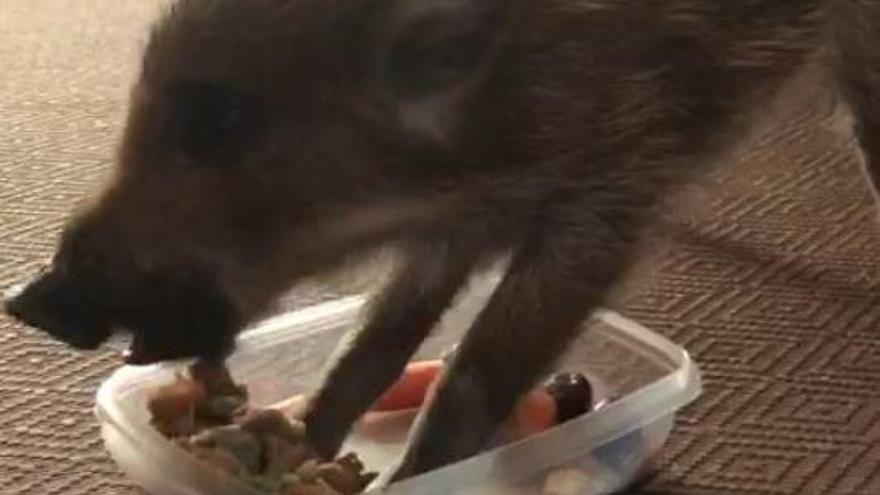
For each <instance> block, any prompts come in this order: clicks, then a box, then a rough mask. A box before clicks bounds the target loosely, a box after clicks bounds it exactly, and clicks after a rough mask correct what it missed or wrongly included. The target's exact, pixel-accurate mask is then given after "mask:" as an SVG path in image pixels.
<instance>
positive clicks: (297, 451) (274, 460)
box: [263, 436, 314, 476]
mask: <svg viewBox="0 0 880 495" xmlns="http://www.w3.org/2000/svg"><path fill="white" fill-rule="evenodd" d="M263 453H264V455H263V459H264V461H265V467H264V469H263V471H264V472H265V473H266V474H272V475H276V476H281V475H283V474H285V473H290V472H291V471H296V470H297V469H298V468H299V467H300V466H301V465H302V464H303V463H304V462H306V461H307V460H309V459H310V458H313V457H314V456H313V454H312V452H311V449H309V448H308V447H306V446H305V445H303V444H299V445H293V444H290V443H288V442H286V441H284V440H282V439H280V438H278V437H275V436H267V437H264V438H263Z"/></svg>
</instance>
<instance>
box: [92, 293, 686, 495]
mask: <svg viewBox="0 0 880 495" xmlns="http://www.w3.org/2000/svg"><path fill="white" fill-rule="evenodd" d="M477 292H478V291H477ZM487 295H488V291H487V290H484V291H483V292H482V293H481V294H480V293H476V295H474V296H472V297H469V298H466V300H465V301H464V302H463V303H462V304H459V306H458V307H457V308H456V309H455V310H453V311H452V312H450V315H449V316H448V317H447V318H446V319H444V321H443V323H442V324H441V328H439V329H438V331H437V332H436V333H435V334H434V335H433V337H431V338H430V339H429V340H428V341H427V342H426V343H425V344H424V345H423V346H422V348H421V349H420V351H419V353H418V356H417V357H418V358H426V359H427V358H436V357H439V356H440V355H441V354H442V352H443V351H445V350H447V349H448V348H449V347H450V346H451V345H452V344H453V343H455V342H457V341H458V339H459V338H460V336H461V334H462V332H463V331H464V330H465V329H466V328H467V323H468V322H469V321H470V320H471V319H472V318H473V316H474V314H475V313H476V311H477V310H478V309H479V307H481V305H482V303H483V301H484V299H485V297H486V296H487ZM362 305H363V298H361V297H351V298H346V299H340V300H337V301H332V302H328V303H324V304H321V305H318V306H314V307H311V308H307V309H304V310H301V311H297V312H293V313H289V314H285V315H281V316H278V317H275V318H272V319H270V320H267V321H265V322H263V323H262V324H260V325H258V326H257V327H256V328H255V329H253V330H251V331H249V332H246V333H245V334H243V335H242V337H241V338H240V347H239V350H238V351H237V352H236V354H235V355H234V356H233V358H232V359H231V360H230V363H229V364H230V367H231V369H232V372H233V375H234V377H235V379H236V380H237V381H239V382H242V383H245V384H246V385H247V386H248V388H249V390H250V393H251V398H252V400H253V402H254V403H255V404H258V405H268V404H274V403H277V402H279V401H283V400H284V399H287V398H289V397H291V396H294V395H297V394H300V393H303V392H306V391H311V390H313V389H314V388H315V387H316V386H318V384H319V383H320V380H321V378H322V376H323V371H324V369H323V368H324V366H325V365H326V363H327V360H328V355H329V354H332V352H333V351H334V349H335V347H336V346H337V344H338V342H339V341H340V339H341V338H342V337H343V335H344V334H345V332H346V331H347V330H350V329H352V328H354V327H356V325H357V323H358V321H359V315H360V309H361V306H362ZM585 325H586V326H587V329H586V331H585V332H584V333H583V335H582V336H581V337H580V338H579V339H578V340H576V341H575V342H574V344H573V345H572V346H571V348H570V350H569V352H568V353H567V354H566V356H565V357H564V358H563V359H562V360H561V361H560V362H559V364H558V366H557V368H558V370H560V371H583V372H585V373H587V374H588V375H589V376H590V377H591V378H592V379H594V380H597V381H598V382H601V383H602V384H603V388H604V389H605V392H604V393H605V394H607V396H608V397H607V398H608V401H607V404H606V405H605V406H604V407H602V408H601V409H599V410H597V411H595V412H592V413H589V414H586V415H584V416H581V417H579V418H577V419H575V420H572V421H570V422H567V423H565V424H563V425H560V426H558V427H555V428H553V429H550V430H548V431H546V432H544V433H542V434H540V435H536V436H533V437H530V438H527V439H525V440H522V441H519V442H515V443H511V444H507V445H504V446H502V447H499V448H496V449H494V450H490V451H487V452H485V453H483V454H480V455H478V456H475V457H472V458H470V459H467V460H464V461H462V462H459V463H456V464H452V465H449V466H446V467H443V468H441V469H438V470H435V471H432V472H430V473H427V474H424V475H421V476H418V477H416V478H411V479H409V480H405V481H403V482H401V483H397V484H394V485H391V486H390V487H387V490H388V493H391V494H437V495H448V494H455V493H462V494H468V495H475V494H486V495H488V494H502V493H503V494H545V493H546V494H548V495H549V494H553V495H569V494H570V495H575V494H577V495H580V494H598V493H612V492H614V491H617V490H620V489H623V488H625V487H626V486H627V485H628V484H629V483H631V482H632V481H633V480H634V479H635V478H636V477H637V476H638V474H639V472H640V471H641V470H642V469H643V468H644V467H645V465H646V463H648V462H649V461H650V459H651V457H652V456H653V455H654V454H655V453H656V452H657V451H658V450H659V449H660V448H661V447H662V446H663V444H664V443H665V442H666V439H667V437H668V435H669V432H670V430H671V428H672V425H673V420H674V417H675V414H676V412H677V411H678V409H680V408H681V407H682V406H684V405H685V404H687V403H689V402H690V401H692V400H693V399H695V398H696V397H697V396H698V395H699V393H700V379H699V373H698V371H697V368H696V367H695V365H694V364H693V362H692V361H691V359H690V358H689V356H688V354H687V353H686V352H685V351H684V350H683V349H681V348H680V347H678V346H676V345H675V344H673V343H671V342H670V341H668V340H667V339H665V338H663V337H661V336H659V335H657V334H655V333H653V332H651V331H649V330H647V329H645V328H644V327H642V326H640V325H638V324H636V323H634V322H632V321H630V320H627V319H625V318H623V317H621V316H619V315H617V314H615V313H611V312H604V311H602V312H598V313H596V314H595V315H594V316H593V317H592V318H591V319H590V321H589V322H587V323H586V324H585ZM182 366H183V364H181V363H177V364H161V365H154V366H148V367H140V368H136V367H125V368H121V369H120V370H118V371H117V372H116V373H115V374H113V375H112V376H111V377H110V378H109V379H108V380H107V381H106V382H105V383H104V384H103V385H102V386H101V388H100V390H99V392H98V397H97V407H96V413H97V416H98V418H99V420H100V422H101V425H102V435H103V437H104V441H105V443H106V446H107V449H108V450H109V452H110V453H111V455H112V456H113V458H114V459H115V460H116V462H117V463H118V464H119V466H120V467H121V468H122V469H123V470H124V471H125V472H126V473H127V474H128V475H129V476H130V477H131V478H132V479H133V480H134V481H135V482H137V483H138V484H140V485H141V486H142V487H143V488H145V489H146V490H148V491H150V492H151V493H154V494H157V495H196V494H211V495H227V494H228V495H232V494H236V495H242V494H246V495H249V494H254V495H258V494H260V493H263V492H260V491H258V490H256V489H253V488H250V487H248V486H246V485H244V484H242V483H241V482H239V481H237V480H234V479H232V478H228V477H226V476H225V475H222V474H220V473H216V472H213V471H210V470H208V469H207V468H205V467H204V466H203V465H201V464H199V463H198V462H197V461H196V460H195V459H193V458H191V457H190V456H189V454H187V453H186V452H185V451H183V450H182V449H180V448H179V447H177V446H176V445H174V444H173V443H171V442H170V441H168V440H166V439H165V438H164V437H162V436H161V435H160V434H159V433H158V432H157V431H155V430H154V429H153V428H152V427H151V426H149V424H148V419H149V418H148V413H147V410H146V400H147V395H148V393H149V391H150V390H151V389H152V388H153V387H156V386H158V385H161V384H165V383H169V382H170V381H172V380H173V379H174V373H175V371H177V370H179V369H180V368H181V367H182ZM403 438H404V435H403V433H402V434H401V435H400V436H399V438H398V440H400V439H403ZM351 449H354V450H356V451H357V452H358V454H359V456H360V457H361V459H362V460H363V461H364V462H365V464H366V465H367V467H368V468H369V469H372V470H379V471H381V470H383V469H386V468H388V467H389V464H390V463H391V461H392V460H393V459H394V458H395V456H396V455H397V454H398V453H399V452H400V451H401V449H402V443H401V442H399V441H397V440H394V441H387V440H386V441H385V443H376V442H371V441H370V440H369V439H365V438H359V437H357V436H356V435H355V436H353V438H351V439H350V440H349V443H348V444H347V445H346V447H345V449H344V450H346V451H348V450H351Z"/></svg>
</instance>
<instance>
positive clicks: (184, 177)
mask: <svg viewBox="0 0 880 495" xmlns="http://www.w3.org/2000/svg"><path fill="white" fill-rule="evenodd" d="M878 31H880V7H878V3H877V2H873V1H868V0H752V1H748V2H745V1H730V0H589V1H584V0H580V1H578V0H508V1H502V0H433V1H429V0H247V1H244V0H177V1H176V2H175V3H173V4H172V5H171V6H170V7H168V9H167V11H166V12H165V13H164V15H163V16H162V18H161V19H160V20H159V21H158V23H157V24H156V25H155V28H154V30H153V33H152V36H151V40H150V42H149V44H148V46H147V47H146V50H145V53H144V56H143V65H142V71H141V73H140V76H139V78H138V80H137V82H136V84H135V85H134V88H133V90H132V93H131V102H130V114H129V118H128V122H127V126H126V129H125V133H124V137H123V141H122V144H121V147H120V152H119V164H118V168H117V170H116V174H115V176H114V177H113V179H112V182H111V183H110V184H109V185H108V187H107V189H106V190H105V192H104V193H103V194H102V195H101V196H100V197H99V198H96V200H95V202H94V203H93V204H92V205H91V206H90V207H89V208H87V209H84V210H83V211H81V212H80V213H79V214H78V215H77V216H76V218H75V219H74V220H73V221H72V222H71V224H70V225H69V226H68V228H67V229H66V230H65V232H64V234H63V236H62V240H61V243H60V249H59V251H58V254H57V256H56V258H55V260H54V262H53V264H52V266H51V267H50V269H49V270H48V271H47V272H46V273H45V274H43V275H42V276H41V278H39V279H38V280H37V281H36V282H34V283H33V284H32V285H30V286H29V287H27V288H26V289H25V290H24V291H23V292H22V293H21V294H20V295H19V296H18V297H16V298H14V299H12V300H10V301H9V303H8V309H9V311H10V312H11V313H12V314H14V315H16V316H18V317H19V318H20V319H22V320H23V321H25V322H27V323H30V324H32V325H34V326H37V327H40V328H43V329H44V330H45V331H47V332H48V333H49V334H51V335H53V336H54V337H56V338H58V339H61V340H63V341H65V342H68V343H69V344H71V345H73V346H77V347H80V348H93V347H96V346H98V345H100V344H101V343H102V342H103V341H104V340H105V339H106V338H107V337H108V336H109V335H110V334H111V332H113V331H116V330H121V331H126V332H130V333H131V334H132V335H133V337H134V345H133V350H132V360H133V361H134V362H138V363H148V362H154V361H156V360H164V359H174V358H184V357H200V358H203V359H214V360H221V359H223V358H225V357H226V356H228V354H229V353H230V352H231V351H232V350H233V347H234V341H235V338H234V337H235V335H236V333H237V332H239V331H240V330H241V329H242V328H243V327H244V326H246V325H247V324H248V323H249V322H252V321H254V320H255V319H256V318H258V317H259V316H261V315H263V314H265V313H266V312H267V311H268V309H269V308H271V307H272V304H273V302H274V301H276V299H277V298H278V297H279V295H281V294H283V293H284V292H285V291H287V290H289V289H290V288H291V286H293V285H294V284H295V283H296V282H297V281H298V280H302V279H303V278H304V277H308V276H314V275H318V274H321V273H323V272H326V271H328V270H331V269H334V268H336V267H338V266H340V265H342V264H344V263H347V262H349V261H351V260H353V259H358V258H360V257H362V256H364V255H365V254H366V253H368V252H370V251H373V250H376V249H380V248H391V249H394V250H396V251H397V252H399V264H398V267H397V272H396V276H395V277H393V279H392V280H391V281H390V282H389V284H388V285H387V287H386V288H385V289H384V291H382V292H381V293H379V294H378V295H377V296H376V298H375V299H374V301H373V303H372V304H371V306H370V309H369V314H368V319H367V322H366V324H365V325H364V327H363V329H361V330H360V331H359V332H357V333H355V334H353V335H352V336H351V338H350V339H349V340H348V342H347V345H346V346H345V348H344V350H343V351H342V352H340V354H339V356H338V359H336V360H335V361H334V364H333V366H332V367H331V369H330V371H329V373H328V377H327V381H326V384H325V386H324V387H323V388H322V389H321V391H320V392H319V393H318V394H317V396H316V398H315V400H314V402H313V403H312V405H311V409H310V411H309V414H308V417H307V421H308V432H309V437H310V440H311V442H312V443H313V444H314V446H315V448H316V449H318V451H319V452H321V453H322V454H323V455H325V456H327V457H330V456H332V455H333V454H335V453H336V452H337V451H338V449H339V447H340V443H341V442H342V440H343V438H344V437H345V435H346V434H347V432H348V431H349V429H350V427H351V425H352V423H353V422H354V421H355V420H356V419H357V418H358V417H359V416H360V415H361V414H362V413H363V412H364V411H365V410H366V409H367V408H368V407H369V406H370V405H371V403H372V402H373V401H374V400H375V399H376V397H377V396H378V395H379V394H380V393H381V392H382V391H383V390H384V389H385V388H386V387H387V386H388V385H389V384H390V383H391V382H392V381H393V380H394V379H395V377H397V376H398V375H399V373H400V372H401V370H402V369H403V367H404V365H405V363H406V362H407V360H408V359H409V358H410V356H411V354H412V353H413V352H414V350H415V349H416V348H417V347H418V346H419V344H420V343H421V342H422V340H423V339H424V338H425V336H426V335H427V334H428V333H429V331H430V330H431V328H432V326H434V324H435V323H436V322H437V321H438V320H439V318H440V317H441V316H442V314H443V313H444V311H445V310H446V309H447V307H448V306H449V305H450V303H451V301H453V299H454V298H455V296H456V294H457V293H458V292H459V289H460V288H461V287H462V286H463V284H465V283H466V281H467V280H468V278H469V277H470V276H471V274H472V273H473V272H474V271H475V270H477V269H479V268H481V267H482V266H483V265H484V264H486V263H488V262H492V261H495V260H496V259H498V258H499V257H506V258H507V259H509V263H508V268H507V271H506V274H505V276H504V278H503V280H502V281H501V282H500V284H499V286H498V287H497V289H496V291H495V293H494V294H493V296H492V298H491V300H490V301H489V302H488V303H487V305H486V307H485V308H484V309H483V310H482V312H481V314H480V315H479V316H478V318H477V319H476V321H475V322H474V324H473V326H472V328H470V330H469V332H468V333H467V335H466V337H465V338H464V339H463V341H462V342H461V345H460V347H459V349H458V352H457V354H456V356H455V358H454V359H453V361H452V362H451V365H450V368H449V370H448V372H447V373H446V374H445V376H444V377H443V379H442V380H441V383H440V385H439V388H438V390H437V394H436V396H435V400H434V401H433V404H432V406H431V407H430V408H429V409H427V410H426V411H425V412H423V414H422V415H421V416H420V418H419V420H418V422H417V425H416V427H415V428H414V431H413V436H412V438H411V441H410V445H409V448H408V451H407V453H406V455H405V457H404V458H403V460H402V463H401V465H400V468H399V470H398V471H397V478H400V477H405V476H409V475H413V474H417V473H421V472H424V471H426V470H429V469H432V468H435V467H437V466H439V465H442V464H444V463H448V462H450V461H455V460H458V459H462V458H464V457H467V456H469V455H472V454H474V453H475V452H478V451H479V449H480V448H481V447H482V446H483V445H484V444H485V442H486V441H487V439H489V438H490V437H491V436H492V434H493V431H494V430H495V429H496V426H497V425H498V424H499V423H501V422H502V421H503V420H504V419H505V418H506V417H507V415H508V414H509V413H510V411H511V410H512V408H513V406H514V404H515V402H516V400H517V397H518V396H519V395H520V394H522V393H523V392H524V391H525V390H527V389H528V388H529V387H530V386H531V385H532V384H533V383H534V382H535V380H536V379H538V378H539V377H540V376H541V375H542V373H544V372H546V371H547V370H548V368H549V366H550V365H551V364H552V363H553V362H554V360H555V359H556V358H557V357H558V356H559V355H560V353H561V352H562V351H563V350H564V349H565V348H566V346H567V344H568V343H569V342H570V341H571V339H572V338H573V337H575V335H576V334H577V331H578V329H579V328H580V322H581V321H583V320H584V318H585V316H586V315H588V314H589V313H590V311H591V310H592V309H593V308H595V307H596V306H597V305H598V304H603V303H606V302H607V294H608V293H609V289H610V288H612V287H613V286H614V285H615V283H616V282H617V281H618V280H619V279H620V278H621V275H622V274H623V273H624V272H625V270H626V269H627V267H628V266H629V265H630V263H631V261H632V257H633V256H632V253H633V249H634V246H635V245H636V242H637V241H638V239H639V232H640V230H641V228H642V226H643V225H645V224H646V223H647V222H648V221H650V219H651V217H652V215H653V214H654V211H655V210H656V206H657V204H658V201H660V200H661V199H662V198H663V197H664V196H665V195H667V194H668V193H669V192H671V191H673V190H675V189H676V187H677V186H679V185H680V184H682V183H683V181H685V180H687V179H689V178H690V177H692V176H694V175H695V173H697V172H700V171H701V170H704V169H706V168H707V167H709V166H710V165H711V164H712V163H715V162H718V161H719V160H721V159H722V158H723V157H724V156H725V152H726V151H728V150H729V149H730V146H731V144H733V143H736V142H737V140H738V138H739V137H740V136H743V135H745V134H746V132H747V131H748V130H749V129H750V128H751V127H752V126H753V124H754V123H755V120H756V117H758V116H760V114H761V113H763V112H764V109H765V108H766V107H767V105H769V104H770V103H771V102H772V100H773V98H774V95H775V94H776V93H778V92H779V90H780V88H782V87H783V86H784V83H786V82H787V81H789V80H791V79H792V78H793V77H794V76H795V75H797V74H798V73H799V72H800V71H801V70H802V69H804V68H805V67H811V66H815V65H822V66H824V67H827V68H828V71H827V73H828V74H831V75H833V76H834V78H835V79H836V80H837V81H839V83H840V84H839V87H840V89H841V93H842V94H843V96H844V97H845V98H846V101H848V102H849V104H850V106H851V107H852V109H853V110H854V112H853V113H854V115H855V117H856V121H857V123H858V130H859V135H860V138H861V142H862V144H863V148H864V150H865V152H866V153H865V155H866V158H867V160H866V162H867V164H868V169H869V170H871V171H874V170H877V169H878V168H880V162H878V157H880V89H878V88H880V44H878V42H880V35H878ZM870 175H871V176H873V173H872V174H870Z"/></svg>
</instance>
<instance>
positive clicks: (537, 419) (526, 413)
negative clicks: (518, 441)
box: [509, 388, 556, 438]
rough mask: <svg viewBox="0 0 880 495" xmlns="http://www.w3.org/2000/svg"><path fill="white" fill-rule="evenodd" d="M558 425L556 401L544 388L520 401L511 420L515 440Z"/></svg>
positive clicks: (533, 391)
mask: <svg viewBox="0 0 880 495" xmlns="http://www.w3.org/2000/svg"><path fill="white" fill-rule="evenodd" d="M554 425H556V400H555V399H554V398H553V396H552V395H550V394H549V393H548V392H547V391H546V390H544V389H543V388H536V389H534V390H532V391H531V392H529V393H528V394H526V396H525V397H523V398H522V399H520V401H519V403H518V404H517V406H516V409H515V410H514V412H513V415H512V417H511V419H510V424H509V426H510V428H512V430H513V431H512V433H513V435H514V437H515V438H526V437H528V436H531V435H534V434H536V433H540V432H542V431H544V430H547V429H549V428H551V427H553V426H554Z"/></svg>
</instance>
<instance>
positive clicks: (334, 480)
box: [318, 462, 363, 495]
mask: <svg viewBox="0 0 880 495" xmlns="http://www.w3.org/2000/svg"><path fill="white" fill-rule="evenodd" d="M318 477H319V478H321V479H323V480H324V481H326V482H327V484H329V485H330V486H332V487H333V489H334V490H336V491H338V492H341V493H343V494H345V495H351V494H354V493H358V492H359V491H361V490H362V489H363V486H362V485H361V476H360V471H358V470H353V469H350V468H347V467H345V466H341V465H339V464H337V463H335V462H328V463H326V464H321V465H320V466H318Z"/></svg>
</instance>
